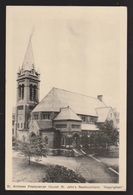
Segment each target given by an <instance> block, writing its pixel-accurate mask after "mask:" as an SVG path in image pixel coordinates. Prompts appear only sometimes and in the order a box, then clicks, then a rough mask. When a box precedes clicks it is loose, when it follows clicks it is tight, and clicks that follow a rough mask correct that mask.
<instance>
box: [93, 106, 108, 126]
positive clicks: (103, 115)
mask: <svg viewBox="0 0 133 195" xmlns="http://www.w3.org/2000/svg"><path fill="white" fill-rule="evenodd" d="M110 109H111V107H104V108H96V111H97V114H98V121H97V122H100V123H102V122H105V121H106V119H107V116H108V113H109V111H110Z"/></svg>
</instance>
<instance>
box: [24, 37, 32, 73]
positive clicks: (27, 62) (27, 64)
mask: <svg viewBox="0 0 133 195" xmlns="http://www.w3.org/2000/svg"><path fill="white" fill-rule="evenodd" d="M22 69H23V70H29V71H30V70H32V69H34V70H35V63H34V56H33V50H32V43H31V38H30V39H29V43H28V47H27V50H26V53H25V57H24V61H23V64H22Z"/></svg>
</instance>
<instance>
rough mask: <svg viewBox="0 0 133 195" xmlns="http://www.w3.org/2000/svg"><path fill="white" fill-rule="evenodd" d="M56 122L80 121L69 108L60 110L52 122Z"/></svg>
mask: <svg viewBox="0 0 133 195" xmlns="http://www.w3.org/2000/svg"><path fill="white" fill-rule="evenodd" d="M58 120H75V121H82V120H81V118H79V116H78V115H77V114H75V112H74V111H73V110H72V109H71V108H70V107H65V108H61V111H60V113H59V114H58V115H57V116H56V117H55V118H54V121H58Z"/></svg>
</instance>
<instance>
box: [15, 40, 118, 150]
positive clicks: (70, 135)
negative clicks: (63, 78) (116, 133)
mask: <svg viewBox="0 0 133 195" xmlns="http://www.w3.org/2000/svg"><path fill="white" fill-rule="evenodd" d="M39 90H40V73H39V72H38V71H36V68H35V64H34V57H33V51H32V43H31V39H29V43H28V47H27V51H26V54H25V57H24V61H23V64H22V67H21V68H19V70H18V72H17V104H16V109H15V119H14V128H13V134H14V136H15V137H17V139H20V140H23V141H26V140H27V139H28V137H29V136H35V135H41V136H42V137H43V138H44V140H45V143H46V144H47V146H48V147H49V148H70V147H71V148H80V146H82V141H83V140H82V135H83V133H85V134H86V135H87V136H88V139H89V137H90V135H91V134H92V133H95V132H98V131H99V129H98V128H97V124H98V123H104V122H105V121H106V120H112V121H113V124H114V126H115V127H116V125H117V123H116V119H115V116H114V113H113V110H112V108H111V107H108V106H106V104H105V103H104V102H103V97H102V95H98V96H97V97H89V96H86V95H81V94H78V93H74V92H70V91H66V90H63V89H58V88H55V87H53V88H52V89H51V91H50V92H48V94H47V95H46V96H45V97H44V98H43V99H42V100H41V101H40V102H39Z"/></svg>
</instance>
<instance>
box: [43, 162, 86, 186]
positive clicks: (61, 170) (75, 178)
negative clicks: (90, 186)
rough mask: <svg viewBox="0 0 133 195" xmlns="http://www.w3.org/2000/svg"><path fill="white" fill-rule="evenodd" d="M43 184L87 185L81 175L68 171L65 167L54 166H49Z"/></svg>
mask: <svg viewBox="0 0 133 195" xmlns="http://www.w3.org/2000/svg"><path fill="white" fill-rule="evenodd" d="M43 182H53V183H85V182H86V180H85V178H84V177H82V176H81V175H79V174H76V173H75V172H74V171H73V170H71V169H67V168H66V167H64V166H59V165H54V166H52V165H51V166H49V168H48V169H47V171H46V176H45V178H43Z"/></svg>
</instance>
